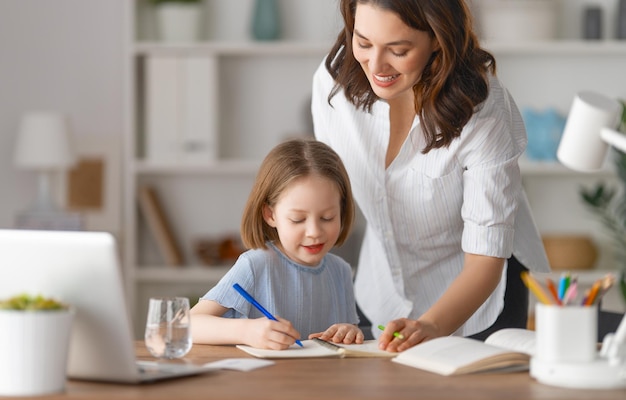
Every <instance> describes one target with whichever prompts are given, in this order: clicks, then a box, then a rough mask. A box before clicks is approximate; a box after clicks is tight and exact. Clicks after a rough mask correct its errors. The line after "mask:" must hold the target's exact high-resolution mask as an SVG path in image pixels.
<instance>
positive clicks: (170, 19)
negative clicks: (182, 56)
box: [156, 2, 202, 43]
mask: <svg viewBox="0 0 626 400" xmlns="http://www.w3.org/2000/svg"><path fill="white" fill-rule="evenodd" d="M156 12H157V27H158V31H159V38H160V39H161V40H162V41H164V42H178V43H181V42H195V41H198V40H200V25H201V19H202V8H201V7H200V4H187V3H176V2H172V3H162V4H160V5H159V6H158V7H157V10H156Z"/></svg>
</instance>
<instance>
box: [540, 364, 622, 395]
mask: <svg viewBox="0 0 626 400" xmlns="http://www.w3.org/2000/svg"><path fill="white" fill-rule="evenodd" d="M530 376H532V377H533V378H535V379H536V380H537V381H538V382H541V383H544V384H546V385H551V386H559V387H565V388H573V389H622V388H626V365H625V364H616V365H611V364H609V361H608V360H607V359H604V358H598V359H596V360H594V361H591V362H585V363H582V362H581V363H565V362H547V361H541V360H538V359H537V358H536V357H532V358H531V359H530Z"/></svg>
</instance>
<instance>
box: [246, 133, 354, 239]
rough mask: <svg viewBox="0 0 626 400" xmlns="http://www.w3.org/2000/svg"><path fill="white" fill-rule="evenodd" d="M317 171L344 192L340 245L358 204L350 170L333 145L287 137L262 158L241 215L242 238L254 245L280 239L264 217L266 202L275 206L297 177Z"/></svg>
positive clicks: (313, 173) (316, 173)
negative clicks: (355, 204) (331, 146)
mask: <svg viewBox="0 0 626 400" xmlns="http://www.w3.org/2000/svg"><path fill="white" fill-rule="evenodd" d="M311 175H317V176H320V177H323V178H327V179H329V180H331V181H332V182H334V183H335V184H336V186H337V190H339V194H340V196H341V232H340V233H339V237H338V238H337V242H336V243H335V245H336V246H341V245H342V244H343V243H344V241H345V240H346V238H347V237H348V234H349V233H350V230H351V229H352V223H353V221H354V214H355V206H354V200H353V198H352V189H351V186H350V179H349V178H348V173H347V172H346V169H345V167H344V165H343V162H342V161H341V159H340V158H339V156H338V155H337V153H335V151H334V150H333V149H331V148H330V147H329V146H327V145H326V144H324V143H322V142H318V141H316V140H313V139H293V140H288V141H286V142H283V143H281V144H279V145H278V146H276V147H274V149H272V150H271V151H270V152H269V153H268V155H267V156H266V157H265V159H264V160H263V163H262V164H261V167H260V168H259V172H258V174H257V177H256V181H255V183H254V186H253V187H252V191H251V192H250V197H249V198H248V202H247V203H246V207H245V209H244V212H243V218H242V219H241V239H242V241H243V244H244V246H246V247H247V248H251V249H265V248H267V246H266V244H265V242H267V241H277V240H278V233H277V232H276V229H275V228H273V227H271V226H269V225H268V224H267V223H266V222H265V220H264V219H263V206H265V205H268V206H274V205H275V204H276V202H277V201H278V199H279V197H280V195H281V194H282V193H283V191H284V190H285V189H286V188H287V187H288V186H289V185H290V184H291V183H292V182H294V181H295V180H296V179H299V178H303V177H307V176H311Z"/></svg>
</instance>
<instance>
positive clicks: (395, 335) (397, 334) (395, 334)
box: [378, 325, 404, 339]
mask: <svg viewBox="0 0 626 400" xmlns="http://www.w3.org/2000/svg"><path fill="white" fill-rule="evenodd" d="M378 329H380V330H381V331H384V330H385V326H384V325H378ZM393 337H396V338H398V339H404V335H403V334H401V333H400V332H394V333H393Z"/></svg>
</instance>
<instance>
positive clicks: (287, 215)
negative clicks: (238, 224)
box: [263, 175, 341, 266]
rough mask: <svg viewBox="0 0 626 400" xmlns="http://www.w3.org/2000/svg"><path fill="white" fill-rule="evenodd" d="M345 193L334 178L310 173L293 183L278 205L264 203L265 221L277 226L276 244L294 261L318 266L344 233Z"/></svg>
mask: <svg viewBox="0 0 626 400" xmlns="http://www.w3.org/2000/svg"><path fill="white" fill-rule="evenodd" d="M340 202H341V195H340V193H339V190H338V188H337V185H336V184H335V183H334V182H333V181H331V180H330V179H327V178H323V177H321V176H319V175H310V176H306V177H302V178H299V179H297V180H295V181H294V182H292V183H291V184H290V185H289V186H288V187H287V189H285V190H284V191H283V193H282V194H281V195H280V197H279V198H278V201H277V202H276V204H275V205H274V206H273V207H271V206H264V208H263V218H264V219H265V222H266V223H267V224H268V225H270V226H272V227H274V228H276V231H277V232H278V238H279V240H280V243H275V244H276V246H277V247H278V248H280V249H281V250H282V251H283V253H285V255H287V257H289V258H290V259H291V260H292V261H294V262H296V263H298V264H303V265H308V266H315V265H318V264H319V263H320V261H321V260H322V258H323V257H324V256H325V255H326V253H328V252H329V251H330V249H332V248H333V246H334V245H335V243H336V242H337V238H338V237H339V233H340V232H341V204H340Z"/></svg>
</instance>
